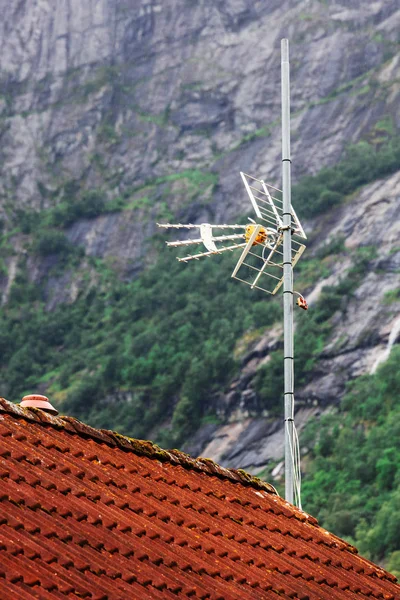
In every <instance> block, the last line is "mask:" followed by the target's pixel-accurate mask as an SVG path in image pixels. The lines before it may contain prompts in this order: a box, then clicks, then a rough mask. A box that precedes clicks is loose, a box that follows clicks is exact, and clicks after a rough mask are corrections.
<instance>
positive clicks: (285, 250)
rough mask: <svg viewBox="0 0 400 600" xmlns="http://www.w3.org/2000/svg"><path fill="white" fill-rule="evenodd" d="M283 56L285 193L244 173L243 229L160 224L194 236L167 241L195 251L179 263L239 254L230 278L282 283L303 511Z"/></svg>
mask: <svg viewBox="0 0 400 600" xmlns="http://www.w3.org/2000/svg"><path fill="white" fill-rule="evenodd" d="M281 57H282V61H281V77H282V190H280V189H279V188H277V187H274V186H272V185H270V184H268V183H266V182H265V181H264V180H263V179H257V178H256V177H253V176H252V175H249V174H247V173H243V172H241V173H240V175H241V177H242V181H243V184H244V187H245V189H246V192H247V194H248V196H249V199H250V203H251V206H252V208H253V210H254V213H255V220H253V219H252V218H249V223H247V224H245V225H243V224H235V225H228V224H220V225H211V224H210V223H201V224H192V223H189V224H182V223H176V224H173V223H157V225H158V227H161V228H165V229H181V230H187V232H189V231H191V232H195V234H196V237H194V238H193V237H189V238H187V239H181V240H177V241H172V242H170V241H168V242H166V244H167V246H171V247H176V248H180V247H184V248H190V249H193V251H194V253H190V254H187V255H186V256H183V257H178V261H180V262H185V263H187V262H189V261H191V260H200V259H202V258H209V257H211V256H213V255H215V254H222V253H224V252H235V251H237V250H241V254H240V256H239V259H238V261H237V263H236V266H235V268H234V270H233V272H232V275H231V276H232V277H233V278H234V279H237V280H238V281H241V282H242V283H246V284H247V285H249V286H250V288H251V289H258V290H261V291H263V292H266V293H268V294H271V295H275V294H276V293H277V291H278V290H279V289H280V288H281V287H282V285H283V311H284V406H285V498H286V500H288V502H291V503H292V504H293V502H296V504H297V506H299V507H300V508H301V499H300V485H301V481H300V479H301V474H300V452H299V445H298V437H297V432H296V428H295V425H294V348H293V295H294V294H297V296H298V299H297V302H296V303H297V305H298V306H299V307H300V308H303V309H305V310H307V308H308V306H307V302H306V300H305V299H304V298H303V296H302V295H301V294H299V293H298V292H295V291H294V290H293V268H294V266H295V265H296V263H297V261H298V260H299V259H300V257H301V255H302V254H303V252H304V250H305V246H304V244H303V243H302V240H305V239H307V236H306V234H305V233H304V229H303V227H302V225H301V223H300V221H299V219H298V217H297V215H296V213H295V211H294V209H293V208H292V205H291V189H290V188H291V181H290V166H291V159H290V89H289V42H288V40H286V39H283V40H281Z"/></svg>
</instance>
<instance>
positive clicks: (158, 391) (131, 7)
mask: <svg viewBox="0 0 400 600" xmlns="http://www.w3.org/2000/svg"><path fill="white" fill-rule="evenodd" d="M0 8H1V11H2V15H3V19H2V22H1V24H0V39H1V43H2V52H1V54H0V80H1V88H2V96H1V99H0V115H1V127H0V134H1V141H2V145H1V159H2V160H1V161H0V174H1V177H0V216H1V225H2V238H1V245H0V290H1V294H2V305H3V310H2V314H1V319H0V328H1V338H0V347H1V355H2V362H1V375H2V389H1V393H2V395H5V396H7V397H9V398H10V399H13V400H16V399H18V397H19V396H20V395H21V394H22V393H24V391H29V392H30V391H32V390H33V389H37V390H40V391H42V392H44V393H48V394H49V395H50V396H51V398H52V401H54V402H55V403H56V404H58V406H59V407H60V408H61V409H62V410H65V411H66V412H69V413H71V414H75V415H78V416H84V417H85V419H87V420H89V421H90V422H91V423H93V424H94V425H97V426H108V427H113V428H117V429H120V430H121V431H124V432H125V433H130V434H132V435H136V436H141V437H143V436H146V437H147V436H149V437H151V438H157V439H159V440H160V442H162V443H164V444H168V445H169V444H180V445H182V444H184V443H185V442H186V446H185V447H186V448H187V449H188V450H190V451H191V452H192V453H205V454H207V455H208V456H211V457H213V458H216V459H217V460H219V461H221V462H222V463H224V464H227V465H230V466H240V467H246V468H248V469H250V470H252V471H255V472H264V474H268V477H272V476H273V475H272V473H271V470H272V469H273V467H274V470H273V473H274V477H276V478H277V481H278V483H279V478H280V475H281V469H280V467H279V462H280V459H281V455H282V428H281V418H280V393H281V371H280V369H281V360H280V356H281V343H282V342H281V329H280V319H281V312H280V310H281V309H280V304H279V299H275V300H272V301H270V300H268V301H267V300H266V298H265V297H262V296H261V295H258V294H252V293H251V292H250V290H248V289H242V287H241V286H240V284H237V283H236V282H233V281H229V274H230V272H231V269H232V264H233V261H234V257H225V258H221V259H219V258H217V259H216V260H215V261H214V260H213V261H209V262H207V263H204V264H197V265H191V264H189V265H186V266H182V265H178V264H177V263H176V261H175V259H174V253H173V252H171V251H169V250H166V249H165V246H164V238H163V237H162V236H160V234H159V233H158V231H157V230H156V225H155V223H156V221H158V220H160V221H168V220H174V219H177V220H181V221H192V222H193V221H194V222H197V223H199V222H203V221H210V222H213V221H214V222H221V221H222V222H229V221H230V220H234V219H242V220H243V219H245V217H246V216H247V211H248V204H247V202H248V201H247V197H246V194H245V192H244V190H243V188H242V185H241V181H240V177H239V171H240V170H245V171H247V172H250V173H252V174H254V175H256V176H262V177H264V178H265V179H266V180H268V181H269V182H270V183H272V184H274V185H277V186H278V187H279V185H280V184H279V181H280V55H279V46H280V39H281V38H282V37H288V38H289V39H290V52H291V82H292V158H293V181H294V183H295V184H297V185H295V187H294V189H293V202H294V204H295V207H296V210H297V212H298V214H299V216H300V218H301V219H302V221H304V220H305V221H306V229H307V233H308V235H309V244H308V249H307V252H306V254H305V255H304V258H303V259H302V261H301V263H300V264H299V266H298V268H297V269H296V280H295V281H296V284H295V285H296V288H297V289H298V290H299V291H301V292H303V293H306V294H307V297H308V299H309V301H310V305H311V310H310V311H309V313H302V314H298V315H297V325H296V328H297V329H296V331H297V333H296V356H297V359H296V377H297V380H296V389H297V394H296V403H297V404H296V405H297V407H298V408H299V410H298V412H297V415H296V419H297V423H298V426H299V428H300V429H302V428H303V426H304V425H305V424H306V422H308V421H309V420H310V418H311V417H312V416H313V415H319V414H321V413H324V415H325V413H329V411H331V410H333V409H332V406H333V405H334V406H337V405H338V404H339V403H340V401H341V399H342V397H344V396H345V395H346V389H347V385H348V383H349V382H350V381H352V380H354V379H355V378H358V377H359V376H362V375H364V374H366V373H373V372H374V370H375V369H376V368H377V367H378V365H379V361H381V360H382V361H383V359H385V358H387V357H388V356H389V355H390V350H391V349H392V348H393V346H394V345H395V344H396V343H397V341H398V331H399V327H400V325H399V317H398V314H399V294H398V289H399V273H398V271H399V261H400V254H399V251H400V244H399V226H398V224H397V221H396V217H397V215H398V211H399V171H398V168H399V167H398V165H399V164H400V158H399V157H400V143H399V128H400V102H399V96H400V82H399V78H398V67H399V60H400V59H399V38H398V28H399V24H400V10H399V7H398V2H396V1H395V0H389V1H383V0H381V1H376V2H372V3H361V2H359V1H358V0H341V1H340V2H335V3H326V2H323V1H317V0H311V1H310V0H302V1H292V0H290V1H289V0H287V1H284V2H275V1H273V2H261V1H260V2H251V1H250V0H228V1H224V2H219V1H218V2H211V0H210V1H208V0H207V1H206V0H202V1H200V2H192V1H191V0H171V1H170V2H168V6H165V4H164V3H161V2H160V3H158V2H156V0H141V1H140V2H139V3H138V2H137V1H136V0H135V1H134V0H121V1H119V2H118V3H115V2H113V1H112V0H97V1H96V2H94V1H90V2H85V3H82V2H79V1H78V0H66V2H64V3H62V4H57V6H55V5H54V3H51V2H50V1H47V0H40V2H35V3H32V2H24V1H22V2H19V3H17V4H13V3H10V2H6V0H0ZM244 213H246V214H244ZM390 364H392V365H393V363H390ZM392 368H393V367H392ZM376 376H377V377H378V374H377V375H376ZM373 377H374V376H373ZM354 385H359V384H357V383H354ZM385 397H386V396H385ZM387 417H388V415H387V414H386V413H385V415H384V416H382V418H383V419H386V418H387ZM324 418H325V417H324ZM194 433H195V434H194ZM304 435H305V436H306V437H305V439H307V435H308V436H309V438H310V435H309V434H307V433H305V434H304ZM315 441H316V440H315V439H314V440H313V439H312V436H311V438H310V439H309V441H307V446H306V448H308V454H307V457H308V458H307V459H306V461H305V469H306V471H307V474H308V475H307V476H308V477H314V475H312V473H313V469H312V467H311V466H307V465H308V462H309V463H310V465H311V464H317V463H314V462H312V460H311V459H313V460H314V458H315V457H314V455H313V454H312V453H313V452H314V450H313V444H315ZM333 446H334V444H333ZM387 449H390V448H387ZM383 452H384V451H383ZM315 453H316V455H317V454H318V449H316V450H315ZM307 461H308V462H307ZM332 461H333V462H332V464H335V459H334V458H333V459H332ZM335 468H336V467H335ZM315 473H316V472H315ZM315 477H317V476H316V475H315ZM396 481H397V480H396ZM396 486H397V483H396ZM396 489H397V488H396ZM308 498H310V496H309V497H308ZM308 501H309V502H311V504H310V506H312V508H313V510H315V511H316V512H318V510H320V509H321V507H320V506H317V504H316V503H312V501H311V500H310V499H309V500H308ZM321 510H322V509H321ZM321 514H322V515H323V512H322V513H321ZM323 518H326V516H325V517H324V516H323ZM352 518H353V517H352ZM368 518H370V521H369V522H372V521H371V518H372V517H370V516H369V517H368ZM354 527H355V526H354ZM354 527H353V529H352V530H351V532H350V534H349V535H355V529H354ZM360 539H361V538H360ZM395 550H398V549H397V547H396V548H395V549H393V547H392V546H390V545H389V546H385V548H384V552H389V551H390V552H392V551H393V552H394V551H395ZM372 551H373V550H371V552H372ZM393 568H394V567H393Z"/></svg>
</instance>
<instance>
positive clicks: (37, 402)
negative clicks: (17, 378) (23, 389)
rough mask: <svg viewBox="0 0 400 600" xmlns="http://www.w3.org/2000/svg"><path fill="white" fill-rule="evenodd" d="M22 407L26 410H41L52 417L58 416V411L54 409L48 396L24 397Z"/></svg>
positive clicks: (31, 395) (33, 395)
mask: <svg viewBox="0 0 400 600" xmlns="http://www.w3.org/2000/svg"><path fill="white" fill-rule="evenodd" d="M21 406H23V407H24V408H40V409H41V410H44V411H45V412H47V413H49V414H51V415H54V416H56V415H58V410H56V409H55V408H54V406H52V405H51V404H50V402H49V399H48V398H47V397H46V396H41V395H40V394H29V395H28V396H24V397H23V398H22V401H21Z"/></svg>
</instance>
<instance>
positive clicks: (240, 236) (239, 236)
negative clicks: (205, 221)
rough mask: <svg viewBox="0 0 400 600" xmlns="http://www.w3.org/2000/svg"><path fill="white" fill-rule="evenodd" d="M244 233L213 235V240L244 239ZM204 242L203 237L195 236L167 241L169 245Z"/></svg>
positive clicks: (189, 244)
mask: <svg viewBox="0 0 400 600" xmlns="http://www.w3.org/2000/svg"><path fill="white" fill-rule="evenodd" d="M243 237H244V234H243V233H233V234H232V235H218V236H216V237H213V238H212V239H213V241H214V242H223V241H226V240H236V239H243ZM202 243H203V239H202V238H195V239H193V240H179V241H177V242H166V245H167V246H191V245H192V244H202Z"/></svg>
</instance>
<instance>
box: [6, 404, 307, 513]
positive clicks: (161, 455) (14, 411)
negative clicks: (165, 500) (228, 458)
mask: <svg viewBox="0 0 400 600" xmlns="http://www.w3.org/2000/svg"><path fill="white" fill-rule="evenodd" d="M1 412H2V413H7V414H10V415H13V416H15V417H18V418H22V419H26V420H28V421H34V422H36V423H38V424H43V425H50V426H51V427H54V428H56V429H65V430H66V431H68V432H69V433H72V434H78V435H80V436H83V437H88V438H91V439H94V440H96V441H99V442H103V443H105V444H107V445H109V446H113V447H115V446H117V447H119V448H121V449H122V450H128V451H130V452H134V453H135V454H138V455H140V456H147V457H148V458H151V459H156V460H160V461H161V462H170V463H172V464H175V465H180V466H181V467H183V468H186V469H194V470H196V471H201V472H203V473H207V474H209V475H216V476H217V477H222V478H224V479H230V480H231V481H234V482H237V483H240V484H242V485H246V486H250V487H253V488H255V489H259V490H263V491H265V492H268V493H270V494H275V495H278V494H277V491H276V489H275V488H274V487H273V486H272V485H271V484H269V483H267V482H265V481H262V480H261V479H259V478H258V477H254V476H252V475H250V474H249V473H247V472H246V471H244V470H243V469H227V468H225V467H222V466H221V465H219V464H217V463H216V462H214V461H213V460H211V459H210V458H204V457H200V458H197V459H195V458H193V457H191V456H190V455H189V454H186V453H185V452H182V451H180V450H176V449H172V450H164V449H162V448H160V447H159V446H157V444H154V443H153V442H150V441H148V440H137V439H134V438H131V437H129V436H125V435H121V434H120V433H117V432H115V431H110V430H106V429H95V428H94V427H91V426H90V425H86V423H83V422H82V421H80V420H79V419H76V418H74V417H70V416H53V415H50V414H48V413H45V412H44V411H42V410H40V409H37V408H24V407H22V406H20V405H18V404H14V403H13V402H9V401H8V400H6V399H5V398H0V413H1ZM288 507H290V508H289V510H291V509H293V508H295V507H292V506H290V505H289V504H288ZM303 514H304V513H303ZM293 516H294V515H293ZM303 518H304V517H303ZM310 519H312V518H311V517H310ZM307 520H308V519H307ZM315 521H316V520H315ZM310 522H311V520H310Z"/></svg>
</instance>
